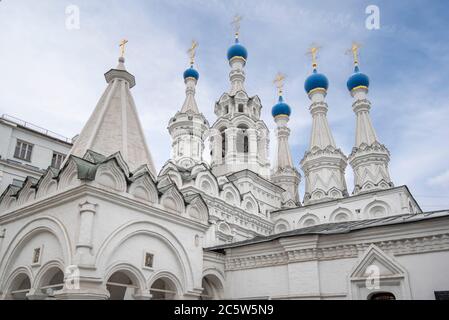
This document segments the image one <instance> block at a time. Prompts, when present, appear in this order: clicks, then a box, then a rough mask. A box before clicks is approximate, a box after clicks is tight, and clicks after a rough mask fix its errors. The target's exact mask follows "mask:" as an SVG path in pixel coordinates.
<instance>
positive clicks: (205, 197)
mask: <svg viewBox="0 0 449 320" xmlns="http://www.w3.org/2000/svg"><path fill="white" fill-rule="evenodd" d="M354 52H355V53H356V48H355V49H354ZM312 54H313V57H314V60H313V70H312V73H311V75H310V77H308V78H307V79H306V82H305V90H306V94H307V95H308V97H309V99H310V106H309V110H310V113H311V117H312V128H311V134H310V144H309V147H308V149H307V150H305V154H304V157H303V158H302V159H292V156H291V153H290V148H289V142H288V140H289V135H290V129H289V127H288V122H289V117H290V115H291V109H290V107H289V106H288V104H287V103H286V102H285V100H284V98H283V93H282V85H281V80H282V77H278V80H279V102H278V103H277V104H276V105H275V106H274V107H273V109H272V114H273V117H274V122H275V127H276V128H275V133H276V147H275V148H276V149H275V158H274V159H270V158H269V142H270V141H269V126H271V124H269V125H267V123H266V122H265V121H264V120H263V119H261V108H262V102H261V101H260V99H259V97H258V96H250V95H249V94H248V93H247V92H246V90H245V77H246V74H245V64H246V62H247V58H248V53H247V50H246V49H245V47H243V45H241V44H240V43H239V40H238V35H237V37H236V42H235V44H233V45H232V46H231V47H230V49H229V51H228V56H227V58H228V61H229V66H230V74H229V80H230V88H229V91H227V92H225V93H224V94H223V95H222V96H221V97H220V98H219V99H218V101H217V102H216V103H215V105H214V112H215V114H216V116H217V117H216V119H214V121H213V123H212V122H208V120H207V119H206V118H205V117H204V115H203V114H202V113H201V111H200V110H201V108H207V106H202V107H201V108H199V107H198V105H197V103H196V101H195V89H196V84H197V82H198V80H199V73H198V72H197V71H196V70H195V69H194V67H193V66H194V64H193V59H192V61H191V62H192V63H191V67H190V68H188V69H187V70H186V71H185V72H184V80H185V85H186V98H185V102H184V104H183V105H182V106H181V108H180V111H179V112H177V113H176V114H175V115H174V116H173V117H172V118H171V119H169V123H168V131H169V134H170V135H171V138H172V155H171V158H170V159H169V160H168V161H167V162H166V163H165V165H164V166H163V167H162V169H161V170H160V171H159V172H157V171H156V168H155V166H154V163H153V160H152V157H151V145H147V143H146V141H145V137H144V134H143V128H142V124H141V123H140V121H139V116H138V114H137V111H136V106H135V104H134V100H133V97H132V94H131V89H132V88H133V87H134V86H135V84H136V83H135V78H134V76H133V75H132V74H131V73H129V72H128V71H127V70H126V68H125V59H124V58H123V56H121V57H120V58H119V63H118V66H117V67H116V68H114V69H111V70H110V71H108V72H107V73H106V74H105V78H106V82H107V87H106V90H105V91H104V93H103V94H102V96H101V98H100V100H99V102H98V104H97V106H96V107H95V109H94V110H93V112H92V115H91V116H90V118H89V120H88V121H87V123H86V124H85V126H84V128H83V129H82V131H81V133H80V135H79V136H78V137H77V139H76V141H75V142H74V144H73V147H72V148H71V150H70V152H69V154H68V155H67V157H66V158H65V160H64V162H63V163H62V166H61V167H60V169H54V168H49V169H48V170H46V171H45V172H44V173H43V174H42V175H41V176H40V178H38V179H35V178H31V177H30V178H27V179H26V180H25V181H24V183H23V185H22V186H17V185H10V186H9V187H8V188H7V189H6V190H5V191H4V192H3V194H2V195H1V198H0V297H1V298H2V299H30V300H31V299H148V300H149V299H436V298H440V297H444V296H447V293H448V291H449V211H440V212H422V210H421V209H420V207H419V205H418V203H417V202H416V201H415V199H414V198H413V196H412V194H411V193H410V191H409V189H408V188H407V187H406V186H394V185H393V182H392V181H391V178H390V174H389V169H388V163H389V160H390V153H389V151H388V149H387V148H386V147H385V146H384V145H383V144H382V143H381V141H380V140H379V138H378V136H377V135H376V132H375V129H374V127H373V125H372V123H371V120H370V109H371V102H370V101H369V100H368V88H369V79H368V77H367V76H366V75H365V74H363V73H361V72H360V70H359V67H358V61H357V59H355V72H354V74H353V75H352V76H351V77H350V79H349V80H348V83H347V85H348V89H349V93H350V95H351V96H352V97H353V99H354V102H353V104H352V109H353V111H354V125H355V127H356V136H355V137H354V140H355V144H354V148H353V150H352V152H351V154H350V155H345V154H344V153H343V152H342V151H341V150H340V149H339V147H338V144H337V143H336V141H335V140H334V138H333V135H332V130H331V128H330V126H329V124H328V120H327V115H326V114H327V110H328V103H327V101H326V92H327V89H328V86H329V82H328V80H327V78H326V76H325V75H323V74H321V73H319V72H318V68H317V63H316V59H315V57H316V49H312ZM355 57H357V55H356V54H355ZM155 107H156V106H155ZM349 107H350V106H348V108H349ZM161 134H163V133H161ZM206 141H208V142H209V144H210V149H211V150H210V152H211V159H210V161H207V162H206V161H205V160H204V159H203V154H204V153H205V152H204V149H205V142H206ZM295 163H299V164H300V167H296V166H295ZM348 163H349V165H350V170H353V171H354V176H355V179H354V186H348V185H347V184H346V182H345V170H347V169H348V168H347V165H348ZM299 168H300V169H301V170H302V173H300V172H299ZM301 179H304V181H305V190H304V193H301V197H300V192H299V190H298V185H299V183H300V180H301Z"/></svg>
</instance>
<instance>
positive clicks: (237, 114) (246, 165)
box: [210, 17, 270, 178]
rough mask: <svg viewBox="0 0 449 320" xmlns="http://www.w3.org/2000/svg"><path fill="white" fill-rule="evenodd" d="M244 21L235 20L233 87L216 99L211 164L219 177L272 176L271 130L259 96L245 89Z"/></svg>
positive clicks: (231, 63)
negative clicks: (240, 173)
mask: <svg viewBox="0 0 449 320" xmlns="http://www.w3.org/2000/svg"><path fill="white" fill-rule="evenodd" d="M240 20H241V18H239V17H236V18H235V19H234V24H235V27H236V32H235V43H234V44H233V45H232V46H231V47H230V48H229V50H228V54H227V58H228V62H229V66H230V67H231V71H230V73H229V80H230V84H231V88H230V90H229V92H227V93H224V94H223V95H222V96H221V98H220V99H219V101H217V102H216V104H215V109H214V111H215V114H216V115H217V117H218V119H217V121H216V122H215V123H214V124H213V126H212V128H211V132H210V145H211V149H212V150H211V165H212V170H213V172H214V174H215V175H217V176H221V175H225V174H229V173H233V172H237V171H241V170H245V169H248V170H251V171H253V172H255V173H257V174H259V175H261V176H263V177H265V178H269V176H270V163H269V160H268V144H269V131H268V127H267V126H266V124H265V122H263V121H262V120H261V119H260V115H261V109H262V104H261V102H260V99H259V97H257V96H254V97H249V96H248V94H247V93H246V90H245V86H244V84H245V71H244V68H245V65H246V62H247V59H248V51H247V50H246V48H245V47H244V46H243V45H241V44H240V42H239V30H240V24H239V23H240Z"/></svg>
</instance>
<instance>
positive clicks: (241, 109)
mask: <svg viewBox="0 0 449 320" xmlns="http://www.w3.org/2000/svg"><path fill="white" fill-rule="evenodd" d="M239 112H241V113H243V104H239Z"/></svg>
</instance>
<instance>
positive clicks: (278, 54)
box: [0, 0, 449, 210]
mask: <svg viewBox="0 0 449 320" xmlns="http://www.w3.org/2000/svg"><path fill="white" fill-rule="evenodd" d="M71 4H72V5H77V6H78V7H79V8H80V29H79V30H68V29H67V28H66V25H65V21H66V18H67V16H66V13H65V10H66V7H67V6H68V5H71ZM368 5H377V6H378V7H379V9H380V29H379V30H368V29H367V28H365V19H366V18H367V14H366V13H365V8H366V7H367V6H368ZM448 9H449V3H448V2H447V1H445V0H441V1H437V0H432V1H424V0H408V1H407V2H405V1H374V0H371V1H363V0H344V1H333V0H330V1H317V0H312V1H288V0H283V1H274V0H273V1H261V0H257V1H256V0H244V1H232V0H222V1H218V0H215V1H214V0H191V1H181V0H168V1H162V0H161V1H156V0H153V1H126V2H125V1H118V0H108V1H99V0H95V1H94V0H90V1H76V0H73V1H70V2H69V1H56V0H53V1H51V0H40V1H32V0H27V1H25V0H14V1H12V0H3V1H1V2H0V39H1V40H0V49H1V50H0V65H1V77H0V86H1V88H2V92H1V94H0V113H7V114H10V115H14V116H17V117H19V118H22V119H24V120H27V121H30V122H33V123H35V124H37V125H40V126H43V127H45V128H48V129H50V130H53V131H56V132H58V133H61V134H63V135H65V136H69V137H72V136H74V135H75V134H77V133H78V132H79V131H80V130H81V128H82V126H83V124H84V123H85V121H86V120H87V119H88V117H89V115H90V113H91V112H92V110H93V108H94V107H95V105H96V103H97V101H98V99H99V97H100V95H101V94H102V91H103V90H104V88H105V86H106V84H105V81H104V77H103V74H104V73H105V72H106V71H108V70H109V69H110V68H111V67H114V66H115V65H116V59H117V56H118V42H119V41H120V39H122V38H127V39H128V40H129V44H128V49H127V54H126V60H127V62H126V65H127V68H128V70H129V71H130V72H131V73H133V74H134V75H135V76H136V80H137V86H136V87H135V88H133V89H132V91H133V95H134V98H135V101H136V104H137V108H138V111H139V115H140V117H141V121H142V124H143V126H144V128H145V134H146V137H147V141H148V144H149V147H150V150H151V152H152V154H153V157H154V159H155V162H156V167H157V168H158V169H159V168H160V167H161V166H162V164H163V163H164V162H165V161H166V160H167V159H168V157H169V155H170V137H169V135H168V132H167V130H166V127H167V122H168V120H169V118H170V117H171V116H172V115H173V114H174V113H175V112H176V111H177V110H179V109H180V107H181V105H182V102H183V100H184V83H183V80H182V72H183V71H184V69H185V68H186V67H187V66H188V57H187V54H186V50H187V48H188V46H189V45H190V41H191V40H192V39H196V40H197V41H198V42H199V43H200V47H199V50H198V55H197V66H196V68H197V69H198V71H199V72H200V74H201V77H200V81H199V84H198V87H197V101H198V105H199V107H200V109H201V111H202V112H203V113H204V114H205V115H206V116H207V117H208V119H209V121H210V122H211V123H212V122H213V121H214V120H215V115H214V114H213V106H214V102H215V101H216V100H217V99H218V98H219V97H220V95H221V94H222V93H223V92H224V91H227V90H228V88H229V80H228V73H229V66H228V64H227V61H226V50H227V48H228V47H229V46H230V45H231V44H232V41H233V30H232V27H231V25H230V21H231V20H232V17H233V16H234V15H235V14H236V13H239V14H240V15H242V16H243V17H244V20H243V22H242V27H241V42H242V43H243V44H244V45H245V46H246V47H247V49H248V51H249V58H248V64H247V68H246V72H247V81H246V88H247V91H248V93H249V94H250V95H256V94H257V95H258V96H259V97H260V98H261V100H262V103H263V106H264V108H263V119H264V120H265V121H266V123H267V125H268V126H269V127H270V128H271V129H273V128H274V123H273V121H272V118H271V116H270V111H271V106H272V105H273V103H274V102H275V99H276V94H275V88H274V86H273V84H272V80H273V78H274V76H275V74H276V73H277V72H278V71H281V72H283V73H285V74H287V76H288V79H287V82H286V86H285V89H284V92H285V98H286V100H287V102H288V103H289V104H290V106H291V107H292V109H293V112H292V117H291V121H290V126H291V128H292V135H291V146H292V151H293V157H294V162H295V163H296V164H299V161H300V160H301V158H302V156H303V154H304V151H305V150H306V148H307V145H308V141H309V136H310V129H311V117H310V114H309V112H308V105H309V101H308V98H307V96H306V95H305V93H304V89H303V83H304V79H305V78H306V77H307V75H308V74H309V73H310V59H309V57H307V56H306V55H305V52H306V51H307V49H308V47H309V46H310V45H311V44H312V43H317V44H319V45H320V46H322V51H321V52H320V55H319V69H320V71H321V72H323V73H325V74H326V75H327V76H328V78H329V81H330V89H329V93H328V97H327V102H328V104H329V113H328V118H329V122H330V125H331V129H332V131H333V134H334V137H335V140H336V142H337V145H338V146H339V147H341V148H342V150H343V151H344V152H345V153H346V154H349V153H350V151H351V149H352V146H353V144H354V131H355V117H354V114H353V111H352V109H351V104H352V99H351V97H350V95H349V93H348V92H347V90H346V85H345V84H346V80H347V78H348V76H349V75H350V74H351V71H352V62H351V58H350V57H349V56H347V55H345V51H346V50H347V48H349V47H350V45H351V43H352V42H353V41H357V42H359V43H361V44H362V45H363V48H362V51H361V56H360V60H361V68H362V70H363V71H364V72H365V73H367V74H368V75H369V76H370V79H371V87H370V94H369V96H370V100H371V102H372V104H373V108H372V112H371V115H372V119H373V123H374V126H375V128H376V130H377V133H378V136H379V139H380V140H381V142H382V143H384V144H386V145H387V147H388V148H389V150H390V152H391V154H392V159H391V163H390V171H391V175H392V178H393V182H394V183H395V184H396V185H402V184H407V185H408V186H409V188H410V189H411V191H412V193H413V194H414V195H415V196H416V198H417V199H418V201H419V202H420V204H421V206H422V207H423V208H424V209H426V210H436V209H441V208H449V161H448V159H449V143H448V139H449V126H448V123H449V90H448V89H447V88H448V86H447V75H448V74H449V41H448V40H449V39H448V38H449V37H448V34H449V33H448V32H447V28H448V27H449V25H448V24H449V22H447V18H446V14H445V12H447V10H448ZM273 140H274V139H272V144H271V145H272V147H273V146H274V141H273ZM347 181H348V186H349V187H350V189H351V190H352V172H351V169H350V167H348V169H347ZM303 190H304V189H303V187H302V186H301V194H302V193H303Z"/></svg>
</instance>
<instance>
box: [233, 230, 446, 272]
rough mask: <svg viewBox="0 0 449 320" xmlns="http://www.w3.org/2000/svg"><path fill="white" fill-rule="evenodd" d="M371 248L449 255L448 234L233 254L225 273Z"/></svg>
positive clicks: (336, 256)
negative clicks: (448, 253) (250, 253)
mask: <svg viewBox="0 0 449 320" xmlns="http://www.w3.org/2000/svg"><path fill="white" fill-rule="evenodd" d="M372 244H374V245H376V246H377V247H379V248H380V249H381V250H382V251H386V252H388V253H391V254H393V255H395V256H400V255H408V254H418V253H427V252H435V251H447V250H449V233H442V234H437V235H429V236H423V237H412V238H403V239H397V240H388V241H374V242H369V241H365V242H363V243H353V244H342V245H334V246H328V247H317V245H319V244H318V242H317V243H316V246H315V247H308V248H301V249H296V250H293V249H292V250H285V251H277V252H271V253H265V254H260V255H247V256H239V257H233V256H232V254H230V255H228V256H227V257H226V260H225V270H226V271H232V270H242V269H251V268H260V267H271V266H276V265H286V264H289V263H295V262H305V261H325V260H336V259H347V258H357V257H359V256H360V255H361V254H363V252H365V251H366V250H367V249H368V247H369V246H370V245H372ZM276 247H277V246H276Z"/></svg>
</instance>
